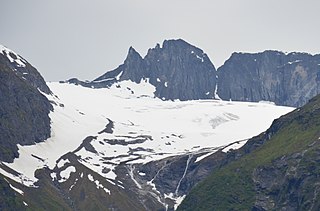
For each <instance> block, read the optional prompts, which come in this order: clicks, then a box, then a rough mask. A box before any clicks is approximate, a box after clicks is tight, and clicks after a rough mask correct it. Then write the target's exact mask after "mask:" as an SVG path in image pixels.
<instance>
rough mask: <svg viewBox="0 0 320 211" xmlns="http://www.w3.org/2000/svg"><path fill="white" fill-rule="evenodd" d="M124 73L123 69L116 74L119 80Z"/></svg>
mask: <svg viewBox="0 0 320 211" xmlns="http://www.w3.org/2000/svg"><path fill="white" fill-rule="evenodd" d="M122 74H123V71H121V72H120V73H119V74H118V75H117V76H116V79H117V81H119V80H120V77H121V76H122Z"/></svg>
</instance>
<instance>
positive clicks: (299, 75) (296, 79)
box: [218, 51, 320, 107]
mask: <svg viewBox="0 0 320 211" xmlns="http://www.w3.org/2000/svg"><path fill="white" fill-rule="evenodd" d="M218 76H219V82H218V94H219V96H220V97H221V98H222V99H223V100H235V101H252V102H258V101H262V100H264V101H272V102H275V103H276V104H277V105H287V106H294V107H299V106H302V105H304V104H306V103H307V102H308V100H309V99H311V98H312V97H314V96H316V95H317V94H318V93H320V55H314V56H312V55H310V54H306V53H290V54H285V53H282V52H278V51H265V52H263V53H254V54H249V53H233V54H232V56H231V57H230V58H229V59H228V60H227V61H226V62H225V63H224V65H223V66H221V67H220V68H218Z"/></svg>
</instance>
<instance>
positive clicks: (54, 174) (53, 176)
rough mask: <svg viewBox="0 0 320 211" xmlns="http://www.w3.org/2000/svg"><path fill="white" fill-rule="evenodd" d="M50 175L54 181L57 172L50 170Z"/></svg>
mask: <svg viewBox="0 0 320 211" xmlns="http://www.w3.org/2000/svg"><path fill="white" fill-rule="evenodd" d="M50 176H51V178H52V181H54V180H56V179H57V173H54V172H52V173H51V174H50Z"/></svg>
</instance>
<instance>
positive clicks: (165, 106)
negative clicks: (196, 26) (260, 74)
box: [0, 81, 292, 210]
mask: <svg viewBox="0 0 320 211" xmlns="http://www.w3.org/2000/svg"><path fill="white" fill-rule="evenodd" d="M48 84H49V87H50V89H51V90H52V91H53V92H54V93H55V94H56V95H57V96H58V97H59V98H57V97H56V96H53V95H46V96H47V97H48V98H49V99H50V101H52V102H55V103H54V104H53V105H54V110H53V112H51V113H50V118H51V121H52V124H51V129H52V130H51V134H52V136H51V137H50V138H49V139H47V140H46V141H45V142H43V143H37V144H35V145H32V146H19V153H20V155H19V158H17V159H15V160H14V162H13V163H3V166H0V167H1V168H0V173H1V174H3V175H4V176H6V177H8V178H10V179H11V180H12V181H10V182H11V183H13V182H16V183H23V184H24V185H23V186H19V189H21V190H22V191H23V192H24V193H25V194H24V197H23V200H24V201H25V202H26V203H27V204H29V205H30V206H32V205H34V206H36V207H39V208H43V209H49V207H44V206H45V205H46V204H49V205H50V204H52V203H53V204H55V206H58V207H64V206H66V205H67V207H69V208H71V209H72V208H73V207H75V208H77V209H87V208H88V209H89V208H90V209H91V208H92V209H93V208H94V205H97V206H98V207H99V209H102V208H101V207H113V208H115V209H116V208H117V209H119V210H127V209H128V207H130V208H131V209H132V210H133V209H135V210H158V209H160V210H161V209H165V208H166V207H168V209H174V207H176V206H177V205H178V204H179V203H180V202H181V200H182V199H183V197H184V196H185V195H186V194H187V193H188V192H189V191H190V189H191V188H192V187H193V186H194V185H195V184H197V183H198V182H199V181H200V180H201V179H203V178H205V177H206V176H207V175H208V174H209V173H210V172H211V170H212V169H214V168H217V167H218V166H219V165H212V163H211V162H216V161H215V159H213V158H212V157H211V158H206V157H207V156H209V155H211V154H212V153H214V152H216V151H217V150H218V149H224V148H226V151H228V150H227V149H228V148H238V147H240V146H241V145H243V144H244V143H245V142H246V140H247V139H248V138H250V137H252V136H254V135H256V134H258V133H259V132H261V131H263V130H265V129H266V128H267V127H268V126H269V125H270V124H271V122H272V120H273V119H274V118H276V117H279V116H280V115H282V114H284V113H287V112H288V111H291V110H292V108H288V107H279V106H275V105H272V104H268V103H244V102H224V101H218V100H196V101H163V100H160V99H158V98H154V90H155V87H154V86H152V85H150V83H148V82H146V81H142V82H140V83H139V84H137V83H134V82H132V81H122V82H117V83H115V84H113V85H112V86H111V87H109V88H104V89H91V88H86V87H82V86H76V85H74V84H66V83H48ZM62 104H63V106H62ZM261 114H263V115H261ZM258 115H260V119H263V120H264V121H259V122H255V121H254V120H255V119H256V116H258ZM230 130H232V131H233V133H230ZM233 142H236V143H233ZM228 145H231V146H228ZM227 146H228V147H227ZM225 154H226V153H218V154H217V155H216V159H217V160H219V159H222V158H223V157H224V156H225ZM26 163H28V165H25V164H26ZM14 171H16V173H14ZM15 186H17V185H15ZM85 187H86V188H85ZM39 193H40V194H39ZM33 195H36V196H37V197H32V196H33ZM49 198H52V199H53V201H50V200H49V201H48V199H49ZM88 198H90V199H91V200H88ZM129 199H130V200H129ZM40 202H41V203H40ZM133 204H135V206H136V207H134V206H133Z"/></svg>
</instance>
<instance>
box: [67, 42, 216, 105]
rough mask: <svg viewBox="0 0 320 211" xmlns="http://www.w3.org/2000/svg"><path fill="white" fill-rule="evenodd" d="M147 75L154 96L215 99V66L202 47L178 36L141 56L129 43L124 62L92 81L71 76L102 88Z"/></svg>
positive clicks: (82, 83)
mask: <svg viewBox="0 0 320 211" xmlns="http://www.w3.org/2000/svg"><path fill="white" fill-rule="evenodd" d="M143 79H148V80H149V82H150V83H151V84H152V85H154V86H155V88H156V91H155V96H156V97H159V98H162V99H169V100H174V99H179V100H195V99H212V98H214V94H215V88H216V84H217V79H216V69H215V67H214V65H213V64H212V63H211V61H210V59H209V58H208V56H207V55H206V54H205V53H204V52H203V51H202V50H201V49H199V48H197V47H195V46H192V45H190V44H189V43H187V42H185V41H183V40H181V39H179V40H166V41H164V42H163V45H162V47H160V45H159V44H157V45H156V47H155V48H152V49H149V51H148V53H147V55H146V56H145V57H144V58H142V57H141V56H140V54H139V53H138V52H136V51H135V50H134V48H132V47H130V49H129V52H128V56H127V58H126V60H125V61H124V63H123V64H122V65H120V66H119V67H118V68H116V69H115V70H112V71H109V72H107V73H105V74H104V75H102V76H100V77H98V78H97V79H95V80H93V81H91V82H83V81H79V80H77V79H70V80H69V81H68V82H70V83H75V84H80V85H82V86H87V87H93V88H102V87H108V86H111V85H112V84H114V83H115V82H118V81H124V80H131V81H134V82H136V83H140V81H141V80H143Z"/></svg>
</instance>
